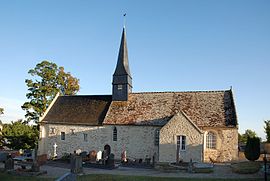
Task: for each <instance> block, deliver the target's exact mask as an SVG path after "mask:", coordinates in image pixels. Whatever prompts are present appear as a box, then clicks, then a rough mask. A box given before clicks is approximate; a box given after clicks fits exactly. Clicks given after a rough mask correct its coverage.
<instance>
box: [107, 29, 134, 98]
mask: <svg viewBox="0 0 270 181" xmlns="http://www.w3.org/2000/svg"><path fill="white" fill-rule="evenodd" d="M112 84H113V95H112V98H113V100H114V101H127V100H128V94H129V93H130V92H132V78H131V74H130V70H129V64H128V50H127V40H126V30H125V27H124V28H123V32H122V38H121V44H120V49H119V53H118V60H117V65H116V68H115V72H114V74H113V83H112Z"/></svg>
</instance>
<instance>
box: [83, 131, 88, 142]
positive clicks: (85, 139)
mask: <svg viewBox="0 0 270 181" xmlns="http://www.w3.org/2000/svg"><path fill="white" fill-rule="evenodd" d="M83 141H88V134H86V133H83Z"/></svg>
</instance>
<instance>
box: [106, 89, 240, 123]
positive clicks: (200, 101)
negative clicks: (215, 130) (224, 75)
mask: <svg viewBox="0 0 270 181" xmlns="http://www.w3.org/2000/svg"><path fill="white" fill-rule="evenodd" d="M179 111H183V112H184V113H185V114H186V115H187V116H188V117H189V118H190V119H191V120H192V121H193V122H194V123H195V124H196V125H197V126H198V127H208V126H209V127H219V126H221V127H224V126H236V125H237V118H236V111H235V106H234V102H233V96H232V92H231V90H227V91H197V92H152V93H132V94H130V95H129V100H128V101H113V102H112V103H111V106H110V108H109V110H108V113H107V115H106V117H105V120H104V122H103V124H119V125H159V126H162V125H164V124H166V123H167V121H168V120H169V119H170V118H171V117H172V116H173V115H175V114H176V113H177V112H179Z"/></svg>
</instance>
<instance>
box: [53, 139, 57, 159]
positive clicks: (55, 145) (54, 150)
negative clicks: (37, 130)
mask: <svg viewBox="0 0 270 181" xmlns="http://www.w3.org/2000/svg"><path fill="white" fill-rule="evenodd" d="M56 147H57V144H56V143H54V145H53V158H55V157H57V153H56Z"/></svg>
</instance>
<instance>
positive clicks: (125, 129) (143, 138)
mask: <svg viewBox="0 0 270 181" xmlns="http://www.w3.org/2000/svg"><path fill="white" fill-rule="evenodd" d="M50 128H54V129H55V133H54V134H52V133H50V132H49V131H50ZM116 128H117V141H113V129H114V126H110V125H105V126H78V125H58V124H45V125H43V126H41V130H42V131H44V133H41V135H43V137H42V139H40V141H39V154H48V155H49V156H50V155H51V156H52V155H53V145H54V144H55V143H56V144H57V145H58V146H57V155H58V156H59V157H61V156H62V155H63V154H64V153H73V151H74V150H76V149H81V150H82V151H87V152H89V151H91V150H96V151H99V150H101V151H102V150H103V149H104V146H105V145H106V144H108V145H110V147H111V152H112V153H114V154H115V158H116V159H120V158H121V153H122V152H123V151H124V150H126V152H127V157H128V158H134V159H139V158H142V159H144V158H146V157H150V158H152V156H153V155H154V154H155V153H156V154H158V146H155V144H154V140H155V131H156V129H160V128H159V127H153V126H116ZM71 130H74V133H72V131H71ZM61 132H65V140H61ZM84 134H87V140H84ZM46 135H48V136H46Z"/></svg>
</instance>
